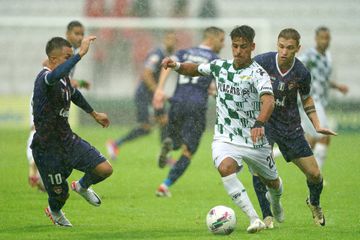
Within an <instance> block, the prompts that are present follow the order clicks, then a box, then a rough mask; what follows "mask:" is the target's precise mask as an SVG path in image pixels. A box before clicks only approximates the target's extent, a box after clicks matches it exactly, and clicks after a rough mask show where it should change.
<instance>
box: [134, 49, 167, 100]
mask: <svg viewBox="0 0 360 240" xmlns="http://www.w3.org/2000/svg"><path fill="white" fill-rule="evenodd" d="M167 55H168V53H167V52H166V51H165V49H164V48H162V47H159V48H155V49H153V50H152V51H150V52H149V54H148V55H147V56H146V59H145V62H144V67H145V68H147V69H150V70H151V71H152V73H153V75H154V80H155V81H156V82H158V81H159V77H160V72H161V61H162V60H163V58H164V57H166V56H167ZM139 88H143V89H144V90H146V91H147V92H148V93H149V94H150V95H151V97H152V94H153V93H152V92H151V91H150V90H149V89H148V87H147V86H146V84H145V83H144V81H143V79H141V82H140V86H139Z"/></svg>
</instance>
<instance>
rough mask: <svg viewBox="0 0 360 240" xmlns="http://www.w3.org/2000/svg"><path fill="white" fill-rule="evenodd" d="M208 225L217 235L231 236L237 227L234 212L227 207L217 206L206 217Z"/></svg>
mask: <svg viewBox="0 0 360 240" xmlns="http://www.w3.org/2000/svg"><path fill="white" fill-rule="evenodd" d="M206 225H207V227H208V228H209V230H210V232H212V233H213V234H216V235H229V234H230V233H232V232H233V231H234V229H235V226H236V216H235V212H234V210H232V209H231V208H229V207H226V206H216V207H213V208H212V209H210V211H209V212H208V214H207V215H206Z"/></svg>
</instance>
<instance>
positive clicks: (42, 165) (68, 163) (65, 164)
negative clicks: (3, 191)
mask: <svg viewBox="0 0 360 240" xmlns="http://www.w3.org/2000/svg"><path fill="white" fill-rule="evenodd" d="M32 153H33V157H34V160H35V163H36V166H37V168H38V169H39V173H40V175H41V178H42V180H43V182H44V186H45V188H46V190H47V192H48V194H49V196H59V195H66V194H67V193H68V190H69V188H68V183H67V181H66V179H67V178H68V177H69V176H70V174H71V172H72V170H73V169H76V170H79V171H82V172H85V173H86V172H89V171H91V170H93V169H94V168H95V167H96V166H97V165H98V164H100V163H102V162H104V161H106V158H105V157H104V156H103V155H102V154H101V153H100V152H99V151H98V150H96V148H95V147H93V146H91V145H90V144H89V143H88V142H87V141H85V140H83V139H81V138H80V139H79V141H78V142H77V143H76V144H74V145H73V147H72V148H71V149H67V151H51V148H46V149H43V148H40V147H36V146H34V147H33V149H32Z"/></svg>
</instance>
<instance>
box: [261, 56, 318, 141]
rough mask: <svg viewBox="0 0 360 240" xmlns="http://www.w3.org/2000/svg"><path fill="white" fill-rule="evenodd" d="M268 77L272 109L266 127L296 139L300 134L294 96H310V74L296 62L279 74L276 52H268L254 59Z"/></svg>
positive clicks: (301, 131)
mask: <svg viewBox="0 0 360 240" xmlns="http://www.w3.org/2000/svg"><path fill="white" fill-rule="evenodd" d="M254 60H255V61H256V62H258V63H259V64H260V65H261V66H262V67H263V68H264V69H265V70H266V71H267V73H268V74H269V76H270V80H271V84H272V87H273V92H274V97H275V109H274V112H273V113H272V115H271V117H270V119H269V121H268V123H267V127H268V129H269V130H270V131H274V132H275V133H276V134H280V135H284V136H291V137H296V136H299V135H302V134H303V133H304V132H303V130H302V128H301V124H300V115H299V109H298V104H297V95H298V93H300V96H302V98H303V99H305V98H307V97H308V96H309V93H310V83H311V75H310V73H309V71H308V70H307V69H306V67H305V66H304V65H303V64H302V63H301V62H300V61H299V60H298V59H297V58H295V61H294V63H293V66H292V67H291V68H290V69H289V70H288V71H287V72H286V73H282V72H281V71H280V69H279V66H278V63H277V53H276V52H269V53H264V54H261V55H258V56H256V57H255V58H254Z"/></svg>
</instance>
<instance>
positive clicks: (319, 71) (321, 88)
mask: <svg viewBox="0 0 360 240" xmlns="http://www.w3.org/2000/svg"><path fill="white" fill-rule="evenodd" d="M299 60H300V61H301V62H302V63H303V64H304V65H305V66H306V68H307V69H308V70H309V71H310V73H311V76H312V81H311V91H310V95H311V96H312V97H313V98H314V99H315V100H318V101H320V102H321V104H322V105H323V106H324V107H326V106H327V105H328V94H329V88H330V77H331V73H332V60H331V56H330V53H329V52H326V53H325V55H324V54H321V53H319V52H318V51H317V50H316V49H315V48H310V49H308V50H307V51H305V52H304V53H303V54H301V55H300V56H299Z"/></svg>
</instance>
